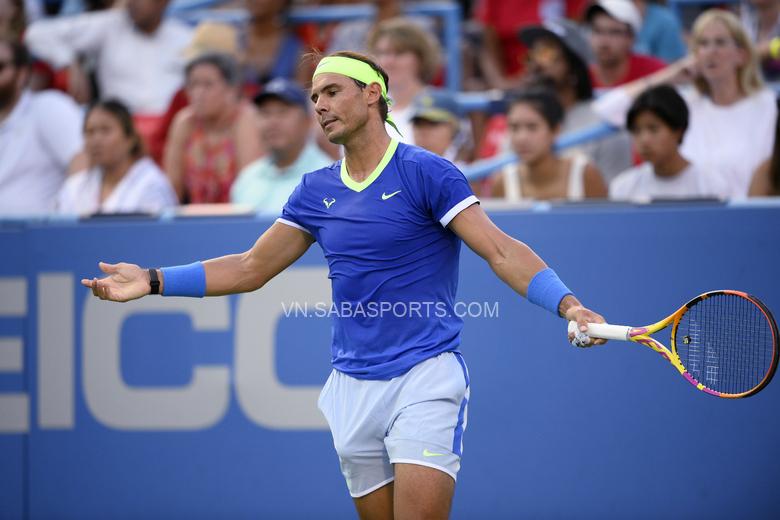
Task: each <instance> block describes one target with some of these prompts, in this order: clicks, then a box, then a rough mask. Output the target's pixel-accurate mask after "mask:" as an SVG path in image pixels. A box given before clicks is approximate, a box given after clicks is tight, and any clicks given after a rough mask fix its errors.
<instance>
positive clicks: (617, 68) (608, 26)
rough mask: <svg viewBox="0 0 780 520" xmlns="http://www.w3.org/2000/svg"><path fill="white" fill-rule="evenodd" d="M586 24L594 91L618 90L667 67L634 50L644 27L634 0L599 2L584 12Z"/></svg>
mask: <svg viewBox="0 0 780 520" xmlns="http://www.w3.org/2000/svg"><path fill="white" fill-rule="evenodd" d="M585 21H586V22H587V24H588V26H589V28H590V33H591V37H590V44H591V48H592V50H593V56H594V58H595V61H594V63H593V64H592V65H591V67H590V74H591V80H592V83H593V87H594V88H597V89H598V88H611V87H616V86H618V85H622V84H624V83H629V82H631V81H633V80H635V79H639V78H641V77H644V76H647V75H649V74H652V73H653V72H656V71H657V70H660V69H662V68H664V67H665V66H666V64H665V63H664V62H662V61H661V60H658V59H656V58H653V57H651V56H645V55H642V54H635V53H634V52H633V51H632V49H633V47H634V41H635V39H636V36H637V34H639V31H640V29H641V28H642V16H641V14H640V13H639V10H638V9H637V8H636V5H634V2H633V1H632V0H598V1H597V2H594V3H593V4H591V5H590V6H589V7H588V9H587V10H586V11H585Z"/></svg>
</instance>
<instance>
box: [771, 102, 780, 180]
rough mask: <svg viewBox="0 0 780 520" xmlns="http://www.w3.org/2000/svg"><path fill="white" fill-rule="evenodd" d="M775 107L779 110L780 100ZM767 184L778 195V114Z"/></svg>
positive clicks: (779, 153)
mask: <svg viewBox="0 0 780 520" xmlns="http://www.w3.org/2000/svg"><path fill="white" fill-rule="evenodd" d="M777 108H778V110H780V100H778V101H777ZM769 185H770V186H771V187H772V191H773V194H774V195H780V116H778V117H777V118H776V119H775V147H774V150H772V159H771V160H770V161H769Z"/></svg>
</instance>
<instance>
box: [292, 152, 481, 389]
mask: <svg viewBox="0 0 780 520" xmlns="http://www.w3.org/2000/svg"><path fill="white" fill-rule="evenodd" d="M477 202H478V200H477V198H476V197H475V196H474V193H473V192H472V191H471V188H470V187H469V184H468V182H467V181H466V178H465V177H464V176H463V174H462V173H461V172H460V171H459V170H458V169H457V168H456V167H455V166H453V165H452V163H450V162H449V161H447V160H445V159H442V158H441V157H439V156H437V155H434V154H432V153H429V152H427V151H425V150H423V149H421V148H418V147H415V146H409V145H405V144H399V143H398V142H397V141H391V143H390V146H389V147H388V149H387V152H386V153H385V155H384V157H383V158H382V161H381V162H380V163H379V165H378V166H377V168H376V169H375V170H374V171H373V172H372V173H371V175H369V176H368V177H367V178H366V179H365V180H364V181H363V182H359V183H358V182H355V181H354V180H352V178H351V177H349V174H348V173H347V169H346V163H345V162H344V161H343V160H342V161H338V162H336V163H335V164H333V165H331V166H329V167H327V168H322V169H320V170H316V171H314V172H311V173H307V174H306V175H304V177H303V179H302V180H301V183H300V184H299V185H298V187H297V188H296V189H295V191H293V193H292V195H290V199H289V200H288V202H287V204H286V205H285V206H284V209H283V210H282V216H281V217H280V218H279V219H278V220H277V221H278V222H281V223H283V224H287V225H290V226H293V227H296V228H300V229H302V230H303V231H306V232H307V233H310V234H311V235H312V236H313V237H314V238H315V240H316V241H317V243H318V244H319V245H320V247H321V248H322V250H323V252H324V253H325V258H326V259H327V261H328V267H329V275H328V277H329V278H330V279H331V283H332V294H333V305H332V307H331V311H333V312H330V313H329V314H330V315H331V316H333V318H334V321H333V342H332V347H331V348H332V363H333V367H334V368H335V369H336V370H339V371H341V372H344V373H346V374H348V375H350V376H353V377H356V378H360V379H384V380H386V379H391V378H393V377H396V376H399V375H401V374H403V373H405V372H406V371H408V370H409V369H410V368H412V367H413V366H414V365H416V364H417V363H419V362H421V361H423V360H425V359H428V358H430V357H433V356H436V355H438V354H440V353H442V352H448V351H457V349H458V345H459V344H460V331H461V329H462V327H463V321H462V320H461V319H460V318H459V317H458V316H456V314H455V312H454V303H455V293H456V291H457V288H458V264H459V256H460V242H461V241H460V239H459V238H458V237H457V235H455V233H453V232H452V231H450V230H448V229H447V224H449V223H450V221H451V220H452V219H453V218H454V217H455V216H456V215H457V214H458V213H460V212H461V211H462V210H464V209H465V208H467V207H469V206H471V205H472V204H474V203H477Z"/></svg>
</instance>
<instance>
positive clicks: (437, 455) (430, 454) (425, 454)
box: [423, 448, 446, 457]
mask: <svg viewBox="0 0 780 520" xmlns="http://www.w3.org/2000/svg"><path fill="white" fill-rule="evenodd" d="M445 455H446V453H434V452H432V451H428V448H425V449H424V450H423V457H443V456H445Z"/></svg>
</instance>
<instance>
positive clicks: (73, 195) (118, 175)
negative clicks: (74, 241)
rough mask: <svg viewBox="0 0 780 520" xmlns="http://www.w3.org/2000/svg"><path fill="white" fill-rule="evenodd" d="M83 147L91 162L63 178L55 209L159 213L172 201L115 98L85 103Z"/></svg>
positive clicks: (86, 212) (165, 180) (165, 183)
mask: <svg viewBox="0 0 780 520" xmlns="http://www.w3.org/2000/svg"><path fill="white" fill-rule="evenodd" d="M84 146H85V149H86V152H87V157H88V158H89V164H90V165H91V167H90V168H89V169H87V170H83V171H81V172H79V173H76V174H74V175H72V176H70V177H68V179H67V180H66V181H65V184H64V185H63V187H62V190H61V191H60V193H59V196H58V197H57V211H58V212H59V213H65V214H75V215H91V214H94V213H138V212H142V213H158V212H159V211H160V210H162V209H164V208H166V207H169V206H174V205H176V202H177V201H176V194H175V193H174V192H173V188H172V187H171V184H170V182H169V181H168V178H167V177H166V176H165V174H164V173H163V172H162V171H161V170H160V169H159V168H158V167H157V165H156V164H155V163H154V161H152V160H151V159H150V158H149V157H146V156H145V155H144V149H143V141H142V140H141V136H140V135H139V134H138V132H136V130H135V127H134V126H133V118H132V116H131V115H130V112H129V111H128V110H127V108H126V107H125V106H124V105H123V104H122V103H120V102H118V101H101V102H98V103H96V104H95V105H93V106H92V107H90V109H89V110H88V111H87V116H86V121H85V122H84Z"/></svg>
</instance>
